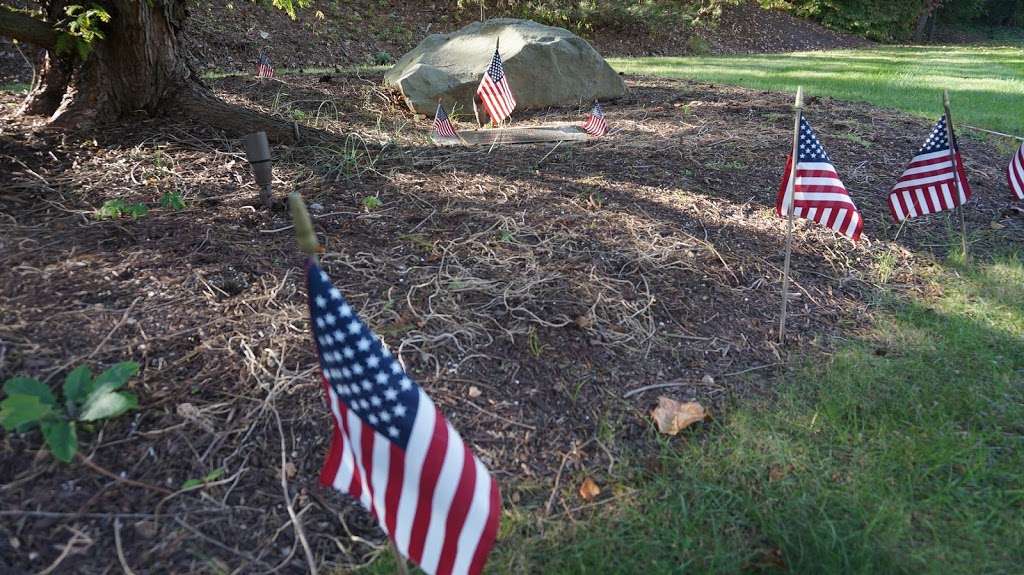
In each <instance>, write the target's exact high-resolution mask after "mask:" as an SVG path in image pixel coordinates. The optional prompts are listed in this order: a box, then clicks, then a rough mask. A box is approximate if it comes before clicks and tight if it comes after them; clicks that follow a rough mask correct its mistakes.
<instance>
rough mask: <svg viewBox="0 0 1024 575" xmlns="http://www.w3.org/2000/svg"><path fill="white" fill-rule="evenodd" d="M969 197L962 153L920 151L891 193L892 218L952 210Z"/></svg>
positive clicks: (900, 218)
mask: <svg viewBox="0 0 1024 575" xmlns="http://www.w3.org/2000/svg"><path fill="white" fill-rule="evenodd" d="M954 157H955V159H956V165H955V166H954ZM954 177H955V178H956V179H955V180H954ZM958 184H959V185H958ZM969 199H971V188H970V186H969V185H968V184H967V174H966V172H965V171H964V163H963V159H962V158H961V156H960V152H959V151H957V152H956V153H955V155H951V154H950V152H949V150H948V149H947V150H942V151H938V152H931V153H926V154H920V155H918V156H915V157H914V159H913V160H911V162H910V165H909V166H907V169H906V170H904V172H903V175H902V176H900V179H899V181H898V182H897V183H896V185H895V186H893V189H892V191H891V192H889V209H890V210H891V211H892V217H893V219H894V220H896V221H897V222H902V221H903V220H905V219H907V218H916V217H918V216H923V215H926V214H934V213H936V212H941V211H943V210H952V209H953V208H955V207H957V206H962V205H963V204H965V203H967V200H969Z"/></svg>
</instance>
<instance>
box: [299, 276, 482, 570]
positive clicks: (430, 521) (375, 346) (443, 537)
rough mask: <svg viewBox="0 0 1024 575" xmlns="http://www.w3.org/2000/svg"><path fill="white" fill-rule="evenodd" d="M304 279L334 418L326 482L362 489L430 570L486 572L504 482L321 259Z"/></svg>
mask: <svg viewBox="0 0 1024 575" xmlns="http://www.w3.org/2000/svg"><path fill="white" fill-rule="evenodd" d="M306 280H307V283H308V286H309V309H310V314H311V316H312V322H313V333H314V335H315V338H316V342H317V350H318V353H319V355H320V368H321V370H322V371H323V381H324V387H325V388H326V392H327V400H328V403H329V405H330V408H331V412H332V413H333V414H334V424H335V425H334V436H333V438H332V440H331V448H330V452H329V453H328V455H327V460H326V461H325V462H324V467H323V470H322V471H321V473H320V481H321V483H323V484H324V485H327V486H333V487H334V488H335V489H337V490H339V491H343V492H346V493H349V494H350V495H352V497H354V498H356V499H358V500H359V501H360V502H361V503H362V505H363V507H365V508H366V509H367V510H368V511H370V512H372V513H373V514H374V516H375V517H376V518H377V522H378V523H379V524H380V526H381V528H382V529H383V530H384V531H385V532H386V533H387V535H388V537H389V538H390V539H391V540H392V541H393V542H394V543H395V546H396V547H397V548H398V550H399V551H400V552H401V553H402V555H404V556H405V557H407V558H409V559H410V560H412V561H413V562H415V563H416V564H417V565H419V566H420V568H421V569H423V570H424V571H425V572H427V573H430V574H435V573H436V574H449V573H458V574H462V573H470V574H476V573H479V572H480V571H481V570H482V569H483V566H484V563H485V562H486V560H487V555H488V553H489V552H490V550H491V547H492V546H493V545H494V539H495V536H496V534H497V531H498V520H499V517H500V515H501V496H500V495H499V493H498V484H497V483H496V482H495V481H494V480H493V479H491V476H490V474H489V473H488V471H487V468H486V467H484V464H483V463H481V462H480V460H479V459H477V458H476V457H475V456H474V455H473V453H472V452H471V451H470V450H469V447H468V446H467V445H466V444H465V443H463V441H462V438H461V437H459V434H458V433H457V432H456V431H455V429H454V428H453V427H452V426H451V425H450V424H449V423H448V422H447V421H446V420H445V418H444V416H443V415H442V414H441V412H440V411H439V410H438V408H437V407H436V406H435V405H434V402H433V401H431V400H430V398H429V397H427V394H426V393H424V392H423V390H422V389H421V388H420V387H419V386H418V385H416V384H415V383H414V382H413V381H412V379H410V378H409V376H408V375H406V373H405V371H404V370H403V369H402V366H401V365H400V364H399V363H398V361H396V359H395V357H394V356H393V355H392V354H391V352H389V351H388V349H387V348H385V347H384V346H383V345H381V342H380V340H379V339H378V338H377V337H376V336H375V335H374V334H373V332H371V331H370V330H369V328H367V326H366V324H364V323H363V322H362V321H361V320H360V319H359V318H358V317H357V316H356V314H355V312H354V311H353V310H352V307H351V306H349V304H348V302H346V301H345V298H344V297H343V296H342V295H341V292H339V291H338V290H337V288H335V287H334V286H333V285H331V282H330V279H329V278H328V277H327V274H326V273H324V271H323V270H322V269H320V266H318V265H317V264H316V263H315V262H314V261H310V262H309V263H308V264H307V273H306Z"/></svg>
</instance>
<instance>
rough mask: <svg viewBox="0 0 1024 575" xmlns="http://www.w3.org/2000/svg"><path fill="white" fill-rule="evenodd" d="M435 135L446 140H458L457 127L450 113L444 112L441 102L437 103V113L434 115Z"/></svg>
mask: <svg viewBox="0 0 1024 575" xmlns="http://www.w3.org/2000/svg"><path fill="white" fill-rule="evenodd" d="M434 133H435V134H437V135H438V136H442V137H444V138H456V137H458V136H456V135H455V126H453V125H452V120H451V118H449V117H448V112H445V111H444V106H442V105H441V102H438V103H437V112H436V113H434Z"/></svg>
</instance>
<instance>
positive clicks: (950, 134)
mask: <svg viewBox="0 0 1024 575" xmlns="http://www.w3.org/2000/svg"><path fill="white" fill-rule="evenodd" d="M942 107H943V108H944V109H945V111H946V138H947V139H948V140H949V159H950V161H951V162H953V170H954V172H955V173H954V176H953V184H954V185H955V186H956V196H957V197H958V198H959V197H960V196H962V195H963V190H961V189H960V178H959V177H957V175H956V174H957V173H959V172H958V170H959V168H958V167H957V158H956V154H957V151H958V150H959V148H960V146H958V145H957V144H956V132H954V131H953V114H951V113H950V111H949V90H943V91H942ZM964 204H966V202H964ZM964 204H960V209H959V210H958V211H959V212H960V249H961V250H962V251H963V255H964V262H967V257H968V256H967V217H966V216H965V215H964Z"/></svg>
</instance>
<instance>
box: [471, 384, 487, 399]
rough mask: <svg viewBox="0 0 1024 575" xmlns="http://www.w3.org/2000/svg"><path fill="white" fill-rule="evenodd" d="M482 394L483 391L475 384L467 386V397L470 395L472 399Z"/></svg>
mask: <svg viewBox="0 0 1024 575" xmlns="http://www.w3.org/2000/svg"><path fill="white" fill-rule="evenodd" d="M483 394H484V392H482V391H480V388H479V387H477V386H475V385H471V386H469V397H471V398H473V399H476V398H478V397H480V396H481V395H483Z"/></svg>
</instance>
